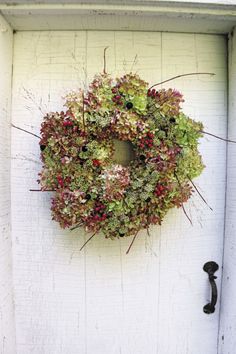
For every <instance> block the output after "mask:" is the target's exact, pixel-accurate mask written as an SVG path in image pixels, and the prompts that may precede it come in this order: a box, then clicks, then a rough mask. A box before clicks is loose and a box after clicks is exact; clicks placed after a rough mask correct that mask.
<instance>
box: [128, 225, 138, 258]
mask: <svg viewBox="0 0 236 354" xmlns="http://www.w3.org/2000/svg"><path fill="white" fill-rule="evenodd" d="M138 232H139V230H138V231H137V232H136V234H135V235H134V237H133V240H132V242H131V244H130V245H129V248H128V249H127V251H126V254H128V253H129V251H130V249H131V247H132V246H133V243H134V241H135V239H136V237H137V235H138Z"/></svg>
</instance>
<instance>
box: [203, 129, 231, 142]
mask: <svg viewBox="0 0 236 354" xmlns="http://www.w3.org/2000/svg"><path fill="white" fill-rule="evenodd" d="M200 133H203V134H207V135H210V136H213V137H214V138H216V139H220V140H223V141H227V142H228V143H234V144H236V141H235V140H229V139H225V138H221V137H220V136H218V135H215V134H212V133H208V132H205V131H204V130H200Z"/></svg>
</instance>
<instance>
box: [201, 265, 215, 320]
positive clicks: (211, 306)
mask: <svg viewBox="0 0 236 354" xmlns="http://www.w3.org/2000/svg"><path fill="white" fill-rule="evenodd" d="M218 269H219V266H218V264H217V263H216V262H207V263H205V264H204V266H203V270H204V271H205V272H206V273H208V276H209V282H210V284H211V291H212V295H211V302H209V303H208V304H206V305H205V306H204V307H203V311H204V312H205V313H207V314H208V315H209V314H211V313H213V312H215V305H216V302H217V286H216V282H215V279H217V277H216V276H215V275H214V273H215V272H216V271H217V270H218Z"/></svg>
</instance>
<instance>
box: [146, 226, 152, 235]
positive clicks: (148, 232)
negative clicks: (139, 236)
mask: <svg viewBox="0 0 236 354" xmlns="http://www.w3.org/2000/svg"><path fill="white" fill-rule="evenodd" d="M146 230H147V234H148V236H149V237H150V236H151V235H150V231H149V227H148V226H147V229H146Z"/></svg>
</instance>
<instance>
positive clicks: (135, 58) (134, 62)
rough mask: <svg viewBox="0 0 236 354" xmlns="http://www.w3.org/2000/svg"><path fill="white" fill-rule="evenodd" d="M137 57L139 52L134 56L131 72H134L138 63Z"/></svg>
mask: <svg viewBox="0 0 236 354" xmlns="http://www.w3.org/2000/svg"><path fill="white" fill-rule="evenodd" d="M137 58H138V54H136V55H135V57H134V61H133V63H132V66H131V68H130V72H131V73H132V71H133V68H134V65H135V64H136V60H137Z"/></svg>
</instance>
